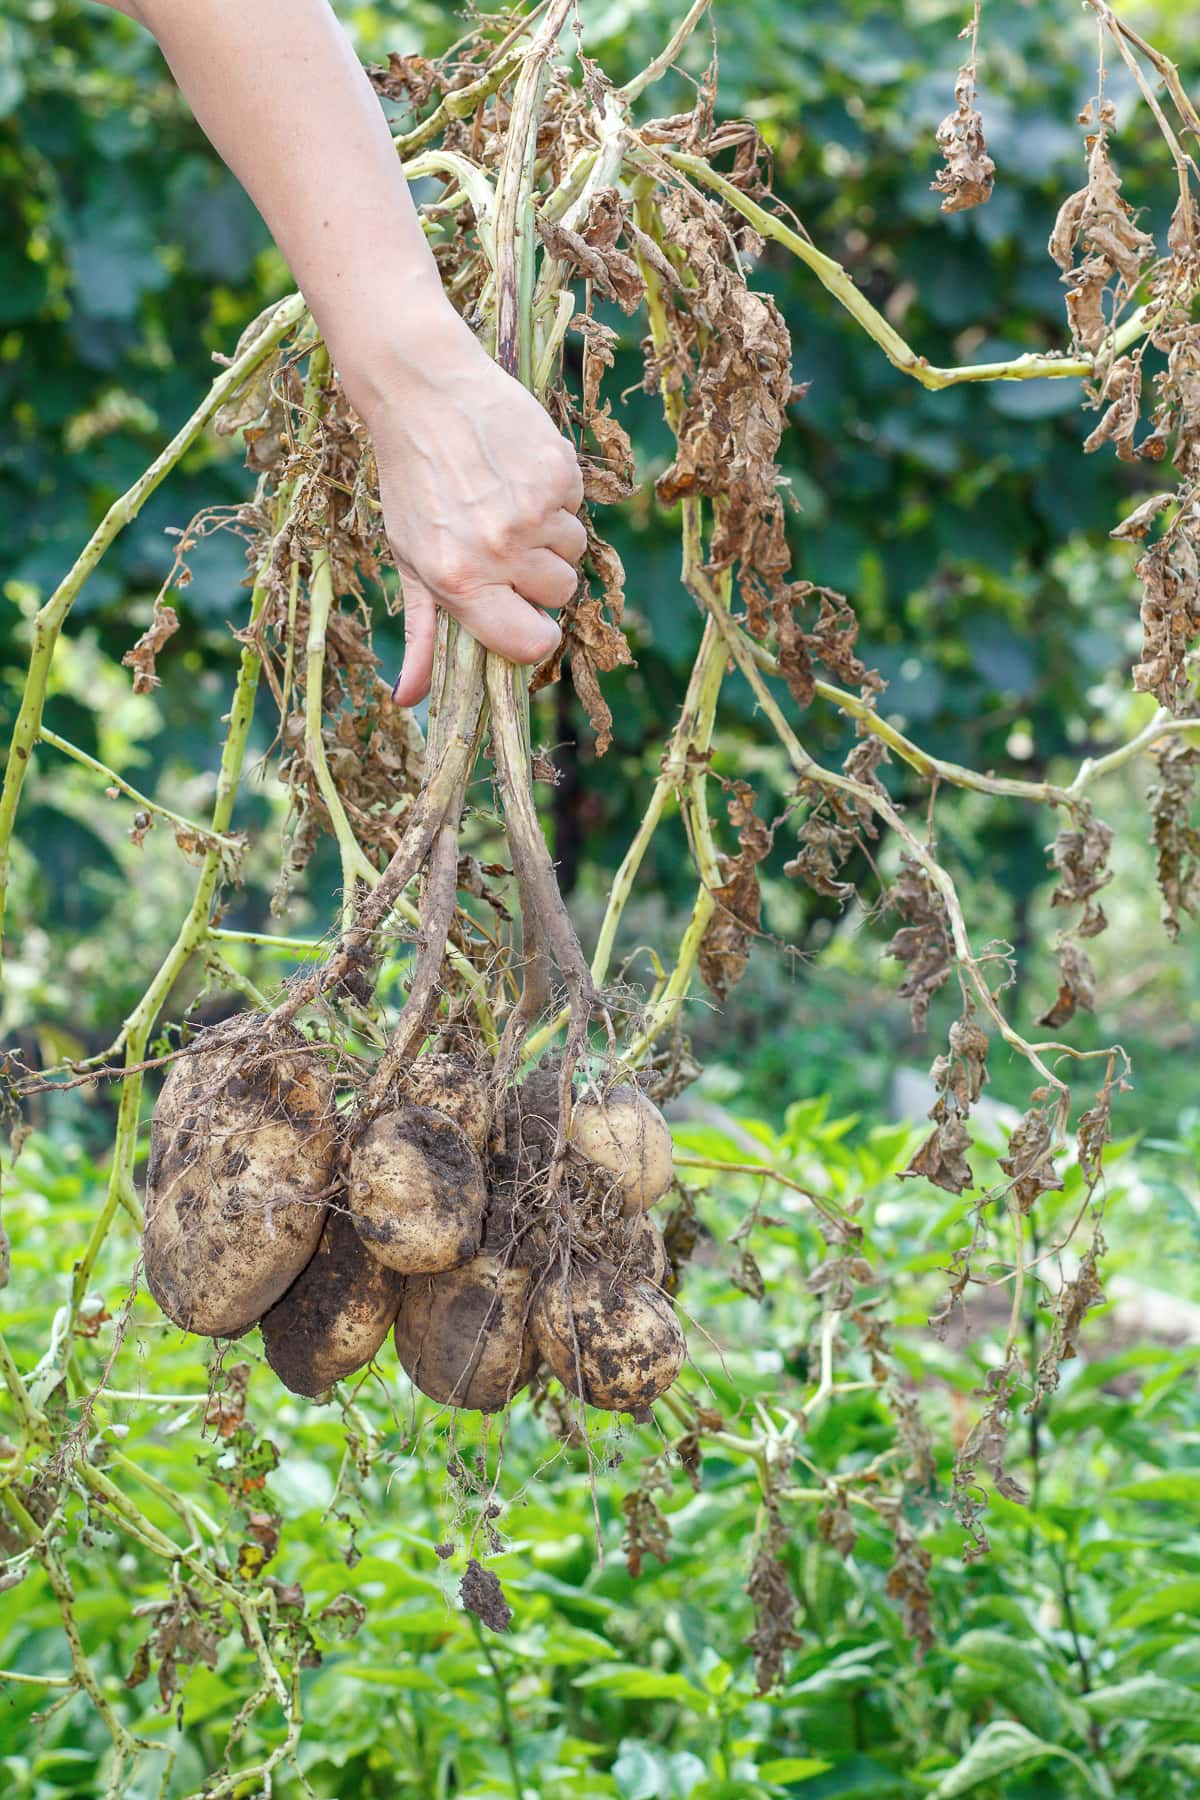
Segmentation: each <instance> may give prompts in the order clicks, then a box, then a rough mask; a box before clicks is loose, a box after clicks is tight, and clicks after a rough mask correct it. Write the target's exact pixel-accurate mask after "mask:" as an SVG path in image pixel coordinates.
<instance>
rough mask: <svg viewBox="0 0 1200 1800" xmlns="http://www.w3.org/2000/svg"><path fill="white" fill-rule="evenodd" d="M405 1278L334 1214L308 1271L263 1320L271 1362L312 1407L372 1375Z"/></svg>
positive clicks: (338, 1210)
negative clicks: (362, 1373)
mask: <svg viewBox="0 0 1200 1800" xmlns="http://www.w3.org/2000/svg"><path fill="white" fill-rule="evenodd" d="M403 1286H404V1277H403V1275H399V1274H397V1272H396V1270H395V1269H389V1268H387V1267H386V1265H385V1264H383V1263H381V1262H377V1261H376V1259H375V1258H374V1257H373V1256H372V1255H371V1253H370V1251H369V1250H368V1249H367V1248H366V1246H365V1244H364V1243H363V1241H362V1239H361V1238H360V1237H359V1235H358V1233H357V1231H356V1230H355V1229H354V1225H353V1223H352V1221H351V1219H350V1217H349V1215H348V1213H346V1212H345V1211H344V1209H343V1208H341V1207H340V1206H335V1207H333V1208H332V1210H331V1211H330V1213H329V1217H328V1218H327V1219H326V1221H325V1229H324V1231H323V1232H322V1233H321V1241H320V1243H319V1244H318V1245H317V1248H316V1253H315V1255H314V1256H313V1258H312V1260H311V1262H310V1263H309V1264H308V1267H307V1268H305V1269H303V1270H302V1271H301V1273H300V1274H299V1275H298V1276H297V1277H296V1279H295V1281H294V1282H293V1283H292V1285H291V1287H290V1288H289V1289H288V1291H287V1293H286V1294H285V1295H284V1296H283V1299H282V1300H277V1301H276V1303H275V1305H274V1306H273V1307H272V1308H271V1310H270V1312H268V1313H266V1314H265V1315H264V1317H263V1318H262V1320H261V1328H262V1339H263V1349H264V1350H265V1351H266V1353H267V1361H268V1362H269V1363H270V1365H271V1367H272V1368H273V1369H274V1371H275V1373H276V1374H277V1375H278V1377H279V1379H280V1381H282V1382H283V1385H284V1386H285V1387H288V1388H290V1389H291V1390H292V1392H293V1393H294V1394H306V1395H307V1396H308V1397H309V1399H313V1398H315V1397H316V1395H318V1394H323V1393H324V1392H325V1390H326V1388H329V1387H332V1386H333V1384H334V1382H335V1381H343V1380H344V1379H345V1378H346V1376H347V1375H353V1374H354V1373H355V1371H356V1370H358V1369H362V1368H365V1367H366V1365H367V1363H369V1362H370V1360H371V1358H372V1357H373V1356H374V1354H375V1352H376V1351H377V1350H378V1349H379V1346H380V1345H381V1344H382V1343H383V1341H384V1339H385V1338H386V1337H387V1334H388V1332H389V1331H390V1330H391V1328H392V1321H393V1320H394V1319H395V1317H396V1308H397V1307H398V1306H399V1304H400V1291H401V1289H402V1288H403Z"/></svg>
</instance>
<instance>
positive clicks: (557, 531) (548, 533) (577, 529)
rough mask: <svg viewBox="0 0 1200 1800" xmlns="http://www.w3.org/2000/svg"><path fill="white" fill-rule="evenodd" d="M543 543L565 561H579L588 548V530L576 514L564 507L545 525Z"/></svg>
mask: <svg viewBox="0 0 1200 1800" xmlns="http://www.w3.org/2000/svg"><path fill="white" fill-rule="evenodd" d="M542 543H543V544H544V545H545V546H546V548H547V550H553V552H554V554H555V555H556V556H561V557H562V559H563V561H564V562H569V563H577V562H580V561H581V560H582V557H583V553H584V551H585V550H586V549H587V532H586V531H585V530H584V529H583V525H582V523H581V521H580V520H579V519H577V518H576V517H575V514H574V513H569V512H568V511H567V510H566V508H565V507H562V508H560V509H559V511H558V512H556V513H555V514H554V515H553V516H552V517H551V519H550V522H549V523H548V524H547V525H546V526H544V527H543V530H542Z"/></svg>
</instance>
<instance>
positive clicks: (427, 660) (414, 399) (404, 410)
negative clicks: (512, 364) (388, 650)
mask: <svg viewBox="0 0 1200 1800" xmlns="http://www.w3.org/2000/svg"><path fill="white" fill-rule="evenodd" d="M403 335H404V348H403V350H402V351H400V352H397V354H396V357H395V359H394V361H391V366H390V368H389V367H383V368H381V367H380V366H379V364H378V361H376V362H375V364H374V365H373V367H372V369H371V372H370V375H369V378H368V379H367V381H365V382H364V381H362V380H360V381H359V382H357V383H356V382H355V380H354V379H353V377H352V376H349V375H346V372H345V371H343V375H344V378H345V379H346V383H347V388H348V391H349V393H350V398H351V400H352V401H354V403H355V404H356V406H357V407H358V409H359V411H360V412H361V413H362V414H363V417H364V419H365V421H366V424H367V426H368V429H369V430H370V432H371V436H372V439H373V441H374V445H375V456H376V461H377V463H378V466H379V487H380V496H381V498H382V501H383V513H384V523H385V526H386V528H387V534H388V539H389V542H390V543H391V546H392V551H393V553H394V555H395V558H396V563H397V567H398V568H399V571H400V578H401V582H402V584H403V590H404V637H405V646H404V664H403V668H402V669H401V672H400V678H399V680H398V681H397V683H396V688H395V696H396V699H397V700H398V701H399V702H400V704H401V705H402V706H412V705H414V704H415V703H416V701H418V700H420V699H421V698H422V697H423V696H424V695H425V694H427V693H428V692H429V684H430V678H431V672H432V666H433V640H434V609H435V607H437V606H442V607H444V608H445V609H446V611H447V612H449V613H451V614H452V615H453V616H454V617H455V618H456V619H458V620H459V621H460V623H461V624H463V625H464V626H465V627H466V629H467V630H468V631H469V632H470V633H471V635H472V636H473V637H475V638H478V640H479V642H480V643H482V644H485V645H486V646H487V648H488V649H489V650H497V651H499V652H500V654H501V655H502V656H506V657H508V658H509V660H510V661H512V662H516V663H537V662H541V661H542V659H543V658H544V657H546V656H549V655H550V654H551V652H552V651H553V650H554V649H555V647H556V646H557V644H558V642H559V637H560V632H559V629H558V626H557V625H556V624H555V623H554V621H553V619H551V618H550V617H549V616H548V614H547V612H546V610H545V609H546V608H558V607H561V606H565V605H566V603H567V601H568V600H569V599H570V598H571V596H572V594H573V593H574V592H575V588H576V584H577V581H578V574H577V570H576V564H577V563H578V562H579V559H580V558H581V557H582V555H583V552H584V549H585V547H586V544H587V537H586V533H585V531H584V528H583V526H582V525H581V523H580V521H579V519H578V518H577V517H576V514H577V512H578V509H579V507H580V505H581V504H582V501H583V481H582V477H581V476H580V472H579V465H578V462H577V460H576V457H575V452H574V449H573V448H572V446H571V445H570V444H569V443H568V441H567V439H566V438H564V437H563V436H562V434H561V433H560V432H559V431H557V430H556V429H555V426H554V424H553V423H552V421H551V419H550V418H549V416H548V415H547V413H546V412H545V411H544V410H543V408H542V407H541V406H540V405H539V404H538V402H537V401H536V400H535V399H534V397H533V396H532V395H531V394H530V393H528V392H527V390H526V389H525V388H523V387H522V386H521V385H520V383H519V382H517V381H514V380H513V378H512V377H511V376H509V375H507V374H505V372H504V371H503V370H502V369H501V368H500V367H499V366H498V365H497V364H496V363H494V362H493V361H492V359H491V358H490V357H489V356H488V355H487V353H486V352H485V351H484V350H483V349H482V348H481V346H480V345H479V344H478V343H477V342H476V340H475V338H474V336H473V335H472V333H471V332H470V330H469V329H468V327H467V326H466V325H464V324H463V322H462V321H461V320H460V319H459V318H458V316H457V314H455V313H454V312H453V311H452V310H451V308H450V307H449V306H448V305H445V306H443V307H442V308H441V309H440V310H437V311H435V312H434V314H433V316H432V317H430V318H426V319H424V320H420V319H418V320H415V321H414V319H413V318H412V317H411V316H408V317H406V319H405V325H404V334H403ZM389 360H391V359H389ZM364 387H365V389H366V391H365V392H364V391H363V389H364Z"/></svg>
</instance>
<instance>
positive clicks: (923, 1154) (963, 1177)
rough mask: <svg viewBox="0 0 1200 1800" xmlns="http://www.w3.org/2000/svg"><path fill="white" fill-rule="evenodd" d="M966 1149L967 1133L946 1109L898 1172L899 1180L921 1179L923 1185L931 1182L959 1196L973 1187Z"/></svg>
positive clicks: (954, 1114)
mask: <svg viewBox="0 0 1200 1800" xmlns="http://www.w3.org/2000/svg"><path fill="white" fill-rule="evenodd" d="M970 1148H971V1134H970V1132H969V1131H968V1130H967V1128H966V1126H965V1125H964V1124H963V1121H962V1119H961V1118H960V1117H959V1116H958V1114H957V1113H956V1112H954V1111H953V1110H951V1109H947V1110H946V1112H945V1116H944V1117H943V1118H942V1119H940V1120H939V1121H938V1123H937V1124H936V1125H935V1126H934V1129H933V1130H932V1131H931V1132H930V1134H929V1136H928V1137H927V1138H926V1139H925V1142H924V1143H923V1144H922V1145H921V1147H920V1149H919V1150H918V1151H917V1153H916V1155H915V1156H914V1157H913V1159H912V1161H911V1162H910V1163H909V1165H908V1167H907V1168H906V1169H901V1171H900V1179H901V1180H902V1181H903V1180H905V1179H908V1178H910V1177H917V1176H924V1178H925V1180H926V1181H932V1183H933V1185H934V1186H935V1187H940V1188H942V1189H944V1191H945V1192H946V1193H947V1194H961V1193H962V1192H963V1190H964V1189H965V1188H969V1187H973V1186H974V1183H975V1177H974V1175H973V1174H972V1172H971V1165H970V1163H969V1162H968V1161H967V1152H968V1150H970Z"/></svg>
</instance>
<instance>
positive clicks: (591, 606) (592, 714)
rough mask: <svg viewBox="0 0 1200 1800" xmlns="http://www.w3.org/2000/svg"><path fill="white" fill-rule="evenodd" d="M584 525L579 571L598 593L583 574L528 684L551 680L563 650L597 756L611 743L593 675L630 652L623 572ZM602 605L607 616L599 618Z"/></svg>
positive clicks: (608, 715) (629, 657) (608, 714)
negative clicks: (556, 638)
mask: <svg viewBox="0 0 1200 1800" xmlns="http://www.w3.org/2000/svg"><path fill="white" fill-rule="evenodd" d="M584 525H585V526H586V529H587V537H588V548H587V559H586V563H585V570H586V571H588V572H590V575H591V576H595V577H596V578H597V580H598V582H599V586H600V592H599V593H596V592H594V591H593V587H592V582H591V580H590V579H589V578H588V575H587V574H585V578H584V581H583V584H582V586H581V588H580V591H579V593H578V594H576V596H575V598H574V599H573V600H571V601H569V602H568V603H567V605H566V606H565V607H564V608H563V611H562V612H561V613H560V615H559V624H560V625H561V627H562V641H561V642H560V643H559V645H558V648H557V649H556V650H555V652H554V654H553V656H550V657H548V658H547V659H546V661H545V662H544V663H540V664H539V665H538V667H537V669H536V670H535V671H534V674H533V679H532V681H531V683H530V686H531V689H532V690H533V691H534V692H536V691H537V690H538V689H539V688H542V687H545V686H546V685H547V683H549V682H551V681H556V680H557V679H558V677H559V675H560V674H561V673H562V666H563V661H564V658H565V657H566V656H567V655H568V654H569V655H570V658H571V681H572V684H573V686H574V688H575V692H576V693H577V694H578V695H579V698H580V700H581V701H582V702H583V705H584V707H585V708H586V710H587V714H588V718H589V719H590V720H591V723H592V728H593V730H594V731H595V733H596V754H597V756H603V755H604V753H605V751H606V750H607V749H608V747H609V745H610V744H611V743H612V711H611V708H610V707H609V705H608V702H607V701H606V700H605V698H604V695H603V693H602V692H601V689H600V680H599V677H600V676H601V675H603V674H608V673H609V672H610V671H611V670H613V669H617V668H620V667H621V666H622V665H623V664H625V663H632V661H633V654H632V652H631V650H630V648H629V645H628V643H627V642H626V639H625V634H624V632H623V631H622V630H621V619H622V617H623V615H624V610H625V570H624V567H623V566H622V563H621V559H620V557H619V556H618V555H617V552H616V551H615V550H614V549H613V547H612V545H611V544H609V543H607V542H606V541H605V540H604V539H603V538H602V537H601V536H600V535H599V533H598V532H597V531H596V528H595V526H594V525H593V524H592V522H591V520H590V519H586V518H585V520H584ZM606 609H607V611H608V614H609V615H610V616H609V617H605V610H606Z"/></svg>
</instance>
